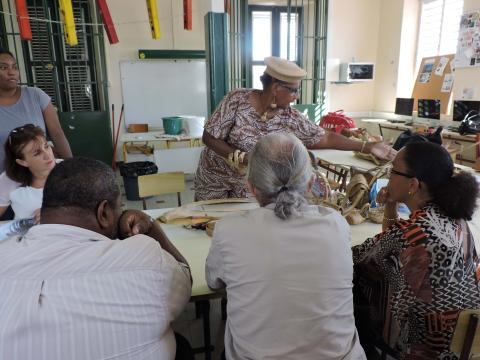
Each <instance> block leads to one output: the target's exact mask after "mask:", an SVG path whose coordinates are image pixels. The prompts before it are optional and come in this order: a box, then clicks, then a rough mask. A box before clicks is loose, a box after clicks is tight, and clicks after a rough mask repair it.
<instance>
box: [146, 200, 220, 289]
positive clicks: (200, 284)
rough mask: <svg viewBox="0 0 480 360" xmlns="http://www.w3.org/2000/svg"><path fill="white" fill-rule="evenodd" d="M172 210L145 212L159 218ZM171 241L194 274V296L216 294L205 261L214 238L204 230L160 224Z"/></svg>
mask: <svg viewBox="0 0 480 360" xmlns="http://www.w3.org/2000/svg"><path fill="white" fill-rule="evenodd" d="M168 210H170V209H154V210H145V213H147V214H148V215H149V216H151V217H153V218H154V219H156V218H158V217H159V216H160V215H162V214H163V213H164V212H166V211H168ZM160 225H161V227H162V229H163V231H165V234H167V236H168V238H169V239H170V241H171V242H172V243H173V244H174V245H175V247H176V248H177V249H178V250H179V251H180V252H181V253H182V255H183V256H184V257H185V258H186V259H187V261H188V263H189V265H190V270H191V272H192V278H193V285H192V296H204V295H210V294H214V291H212V290H210V288H209V287H208V285H207V281H206V279H205V261H206V259H207V255H208V251H209V250H210V245H211V243H212V238H211V237H210V236H208V235H207V233H206V232H205V231H203V230H194V229H186V228H184V227H183V226H182V225H172V224H160Z"/></svg>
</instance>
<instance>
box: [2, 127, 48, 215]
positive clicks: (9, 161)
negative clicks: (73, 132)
mask: <svg viewBox="0 0 480 360" xmlns="http://www.w3.org/2000/svg"><path fill="white" fill-rule="evenodd" d="M55 164H56V162H55V156H54V155H53V150H52V148H51V146H50V144H49V143H48V142H47V140H46V138H45V134H44V133H43V130H42V129H41V128H39V127H37V126H34V125H32V124H26V125H24V126H22V127H19V128H16V129H14V130H12V132H11V133H10V135H9V136H8V138H7V144H6V174H2V176H1V178H5V175H6V177H8V178H10V179H12V180H14V181H16V182H18V183H20V184H21V186H20V187H18V188H16V189H14V190H12V191H11V192H10V194H9V199H8V200H9V204H11V206H12V209H13V211H14V212H15V219H22V218H31V217H36V218H37V220H38V217H39V209H40V208H41V206H42V197H43V187H44V185H45V181H46V179H47V176H48V174H50V171H51V170H52V169H53V168H54V167H55ZM2 205H4V206H2V207H0V213H3V212H4V211H5V210H6V208H7V206H5V205H7V204H2Z"/></svg>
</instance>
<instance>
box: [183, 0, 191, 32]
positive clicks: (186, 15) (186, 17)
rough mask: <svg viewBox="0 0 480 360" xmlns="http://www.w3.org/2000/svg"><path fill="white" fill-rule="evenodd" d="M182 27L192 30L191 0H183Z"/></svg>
mask: <svg viewBox="0 0 480 360" xmlns="http://www.w3.org/2000/svg"><path fill="white" fill-rule="evenodd" d="M183 28H184V29H185V30H192V0H183Z"/></svg>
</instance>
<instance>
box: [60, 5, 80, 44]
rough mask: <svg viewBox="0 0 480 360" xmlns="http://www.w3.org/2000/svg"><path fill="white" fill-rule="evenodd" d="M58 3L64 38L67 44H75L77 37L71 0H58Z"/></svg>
mask: <svg viewBox="0 0 480 360" xmlns="http://www.w3.org/2000/svg"><path fill="white" fill-rule="evenodd" d="M59 3H60V14H61V18H62V21H63V30H64V32H65V40H66V42H67V44H68V45H70V46H75V45H77V44H78V39H77V30H76V29H75V19H74V18H73V8H72V0H59Z"/></svg>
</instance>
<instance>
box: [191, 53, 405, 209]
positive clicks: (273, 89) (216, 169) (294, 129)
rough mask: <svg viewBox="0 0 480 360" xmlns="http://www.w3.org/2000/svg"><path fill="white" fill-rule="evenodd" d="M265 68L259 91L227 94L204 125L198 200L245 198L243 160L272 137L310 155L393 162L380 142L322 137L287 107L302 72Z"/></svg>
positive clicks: (275, 61) (288, 65)
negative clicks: (346, 153) (290, 139)
mask: <svg viewBox="0 0 480 360" xmlns="http://www.w3.org/2000/svg"><path fill="white" fill-rule="evenodd" d="M265 64H266V65H267V67H266V70H265V73H264V74H263V75H262V76H261V78H260V79H261V81H262V85H263V89H262V90H257V89H236V90H233V91H231V92H230V93H229V94H227V95H226V96H225V98H224V99H223V100H222V101H221V103H220V104H219V105H218V107H217V109H216V110H215V112H214V113H213V114H212V116H211V117H210V119H209V120H208V121H207V122H206V124H205V127H204V132H203V142H204V144H205V145H206V146H205V149H204V150H203V152H202V154H201V156H200V162H199V165H198V168H197V172H196V176H195V198H196V199H197V200H206V199H219V198H238V197H246V196H247V188H246V182H245V177H244V170H245V166H246V163H247V158H248V157H247V156H245V154H246V153H249V152H250V151H251V150H252V149H253V147H254V146H255V144H256V143H257V141H258V140H259V139H261V138H263V137H264V136H266V135H268V134H272V133H278V132H288V133H292V134H293V135H295V136H296V137H297V138H299V139H300V140H301V141H302V143H303V144H304V145H305V146H306V147H307V148H310V149H322V148H331V149H339V150H353V151H361V152H364V153H373V154H374V155H376V156H378V157H380V158H383V159H389V160H391V159H393V157H394V156H395V153H396V152H395V151H394V150H393V149H392V148H391V147H389V146H387V145H385V144H384V143H382V142H362V141H355V140H350V139H348V138H346V137H344V136H341V135H338V134H335V133H326V132H325V131H324V130H323V129H322V128H321V127H319V126H318V125H316V124H314V123H313V122H311V121H310V120H308V119H307V118H306V117H305V116H304V115H302V114H301V113H300V112H299V111H298V110H296V109H294V108H292V107H291V106H290V104H291V103H293V102H295V101H296V100H297V99H298V98H299V96H300V88H301V80H302V79H303V78H304V77H305V76H306V74H307V73H306V71H304V70H303V69H301V68H300V67H298V66H297V65H296V64H295V63H293V62H290V61H287V60H284V59H280V58H277V57H268V58H266V59H265Z"/></svg>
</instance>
